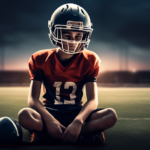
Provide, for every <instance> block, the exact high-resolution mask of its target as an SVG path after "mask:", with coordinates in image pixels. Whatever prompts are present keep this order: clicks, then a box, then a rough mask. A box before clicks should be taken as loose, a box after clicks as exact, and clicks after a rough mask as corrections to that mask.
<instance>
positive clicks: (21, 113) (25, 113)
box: [18, 108, 29, 123]
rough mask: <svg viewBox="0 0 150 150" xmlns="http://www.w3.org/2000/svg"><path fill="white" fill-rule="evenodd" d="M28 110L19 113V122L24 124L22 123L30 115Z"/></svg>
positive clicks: (24, 109)
mask: <svg viewBox="0 0 150 150" xmlns="http://www.w3.org/2000/svg"><path fill="white" fill-rule="evenodd" d="M28 113H29V112H28V109H27V108H23V109H21V110H20V111H19V112H18V122H19V123H22V121H23V120H24V118H25V117H26V116H27V115H28Z"/></svg>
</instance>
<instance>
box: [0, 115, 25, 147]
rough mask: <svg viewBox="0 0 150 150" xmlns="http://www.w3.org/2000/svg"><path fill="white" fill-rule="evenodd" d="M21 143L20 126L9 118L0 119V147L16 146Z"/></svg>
mask: <svg viewBox="0 0 150 150" xmlns="http://www.w3.org/2000/svg"><path fill="white" fill-rule="evenodd" d="M21 141H22V129H21V126H20V124H19V123H18V122H17V121H16V120H14V119H12V118H10V117H1V118H0V145H7V144H10V145H16V144H19V143H20V142H21Z"/></svg>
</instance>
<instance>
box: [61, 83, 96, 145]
mask: <svg viewBox="0 0 150 150" xmlns="http://www.w3.org/2000/svg"><path fill="white" fill-rule="evenodd" d="M86 94H87V102H86V103H85V104H84V106H83V107H82V109H81V111H80V112H79V114H78V115H77V116H76V118H75V119H74V120H73V122H72V123H71V124H70V125H69V126H68V127H67V129H66V130H65V132H64V134H63V135H62V139H63V142H64V143H65V142H67V141H69V142H73V143H74V142H75V141H76V140H77V138H78V136H79V134H80V131H81V127H82V124H83V123H84V121H85V120H86V118H87V117H88V116H89V115H90V113H91V112H92V111H93V110H95V109H96V108H97V105H98V96H97V84H96V82H88V83H86Z"/></svg>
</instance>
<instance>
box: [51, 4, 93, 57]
mask: <svg viewBox="0 0 150 150" xmlns="http://www.w3.org/2000/svg"><path fill="white" fill-rule="evenodd" d="M91 26H92V23H91V20H90V17H89V15H88V13H87V12H86V11H85V10H84V9H83V8H82V7H80V6H79V5H76V4H72V3H68V4H64V5H62V6H60V7H58V8H57V9H56V10H55V11H54V13H53V14H52V16H51V19H50V20H49V21H48V27H49V31H50V34H49V38H50V40H51V42H52V44H53V45H55V46H58V47H60V49H61V50H62V51H63V52H65V53H67V54H75V53H80V52H81V51H82V50H83V49H84V48H87V47H88V45H89V43H90V36H91V34H92V31H93V29H92V28H91ZM64 30H65V31H66V30H67V31H76V32H83V36H82V38H81V40H79V41H77V40H68V39H64V38H62V32H63V31H64ZM63 42H65V43H67V48H64V45H63ZM71 43H75V44H76V46H75V48H74V49H73V50H70V49H69V44H71Z"/></svg>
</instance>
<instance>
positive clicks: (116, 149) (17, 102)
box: [0, 87, 150, 150]
mask: <svg viewBox="0 0 150 150" xmlns="http://www.w3.org/2000/svg"><path fill="white" fill-rule="evenodd" d="M28 91H29V88H28V87H0V117H3V116H9V117H11V118H14V119H16V120H17V113H18V111H19V110H20V109H22V108H24V107H28V106H27V98H28ZM98 97H99V105H98V107H99V108H108V107H111V108H114V109H115V110H116V112H117V115H118V121H117V123H116V125H115V126H114V127H112V128H111V129H108V130H106V131H105V137H106V144H105V145H104V146H103V147H101V148H99V147H94V148H91V147H76V146H70V145H49V146H47V145H38V146H37V145H34V146H33V145H30V144H27V145H24V146H19V147H16V148H15V149H18V150H23V149H25V150H29V149H32V150H34V149H36V150H41V149H42V150H45V149H46V150H49V149H51V150H63V149H65V150H69V149H72V150H76V149H82V150H83V149H86V150H89V149H94V150H96V149H104V150H126V149H128V150H129V149H131V150H148V149H150V88H101V87H99V88H98ZM41 100H42V94H41ZM83 100H84V102H85V101H86V96H85V94H84V96H83ZM23 133H24V134H23V141H26V142H28V141H29V137H30V135H29V132H28V131H27V130H25V129H23ZM0 149H5V150H8V149H14V148H8V147H7V148H0Z"/></svg>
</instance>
